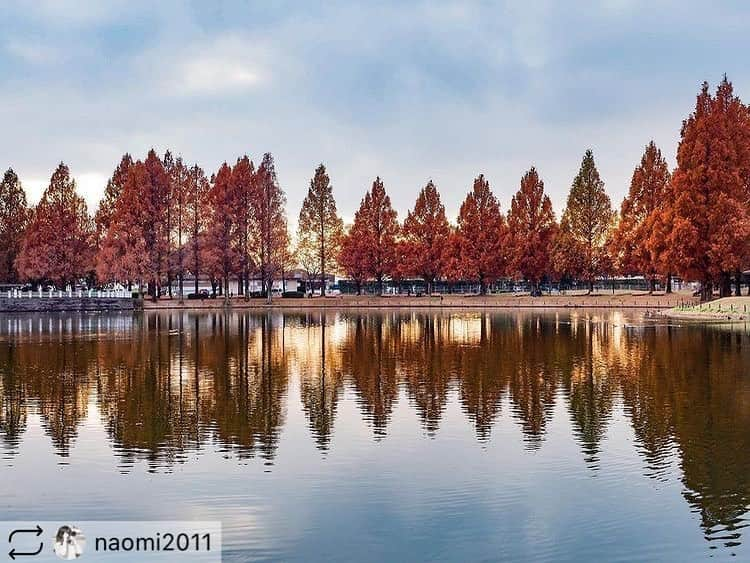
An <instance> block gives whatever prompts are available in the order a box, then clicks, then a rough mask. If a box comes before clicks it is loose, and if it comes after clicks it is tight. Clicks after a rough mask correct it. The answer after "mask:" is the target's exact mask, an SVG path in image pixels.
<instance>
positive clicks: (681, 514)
mask: <svg viewBox="0 0 750 563" xmlns="http://www.w3.org/2000/svg"><path fill="white" fill-rule="evenodd" d="M0 475H1V476H2V479H0V508H1V510H2V518H0V519H2V520H14V519H24V520H34V519H39V520H45V519H46V520H50V519H68V520H74V519H77V520H115V519H116V520H136V519H145V520H159V519H165V520H169V519H172V520H174V519H196V520H215V519H220V520H221V521H222V522H223V525H224V542H225V548H226V551H225V560H228V561H233V560H235V561H245V560H249V559H272V560H278V559H282V560H293V559H320V560H328V561H330V560H352V559H356V560H359V561H367V560H373V561H376V560H377V561H382V560H461V561H475V560H498V559H499V560H519V559H533V560H556V561H560V560H571V561H573V560H575V561H581V560H592V561H616V560H637V559H641V560H647V561H656V560H681V561H692V560H696V559H705V558H713V559H715V560H723V559H734V560H750V548H749V547H748V541H750V530H747V529H746V527H747V525H748V509H750V329H748V327H745V326H735V327H732V328H729V327H723V328H722V327H695V326H693V327H690V326H684V327H679V326H656V325H653V324H649V323H648V322H644V321H643V320H642V319H641V318H640V317H639V316H638V314H637V313H621V312H613V311H560V312H554V311H552V312H521V313H507V312H501V313H484V312H449V313H437V312H364V313H361V314H358V313H341V312H340V313H331V312H314V311H309V312H301V313H284V314H281V313H270V314H257V313H245V312H236V313H229V314H223V313H215V314H206V313H201V314H192V313H177V312H175V313H171V314H170V313H166V314H163V313H158V314H157V313H155V314H142V315H132V316H131V315H115V316H101V315H91V316H60V315H41V316H26V317H7V316H0Z"/></svg>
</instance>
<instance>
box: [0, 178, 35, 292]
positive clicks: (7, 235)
mask: <svg viewBox="0 0 750 563" xmlns="http://www.w3.org/2000/svg"><path fill="white" fill-rule="evenodd" d="M30 215H31V214H30V211H29V208H28V206H27V205H26V194H25V193H24V191H23V188H22V187H21V181H20V180H19V179H18V176H17V175H16V173H15V172H13V169H12V168H8V170H6V172H5V175H4V176H3V181H2V182H0V281H2V282H8V283H16V282H18V280H19V276H18V270H17V269H16V258H17V257H18V253H19V252H20V251H21V243H22V241H23V235H24V232H25V230H26V227H27V225H28V222H29V218H30Z"/></svg>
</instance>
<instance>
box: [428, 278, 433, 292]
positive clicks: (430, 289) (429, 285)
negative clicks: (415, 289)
mask: <svg viewBox="0 0 750 563" xmlns="http://www.w3.org/2000/svg"><path fill="white" fill-rule="evenodd" d="M432 283H433V282H432V278H430V279H428V280H427V295H432Z"/></svg>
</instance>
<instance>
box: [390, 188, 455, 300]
mask: <svg viewBox="0 0 750 563" xmlns="http://www.w3.org/2000/svg"><path fill="white" fill-rule="evenodd" d="M450 234H451V228H450V225H449V224H448V219H447V218H446V216H445V206H443V204H442V203H441V202H440V194H439V193H438V190H437V188H436V187H435V184H434V183H433V182H432V180H430V181H429V182H427V185H426V186H425V187H424V188H422V191H420V192H419V195H418V196H417V201H416V203H415V204H414V210H413V211H410V212H409V213H408V215H407V216H406V219H405V220H404V227H403V231H402V237H403V252H401V253H400V254H401V255H402V256H403V262H404V266H406V268H405V273H408V274H410V275H414V274H416V275H418V276H421V277H422V279H424V281H425V283H427V293H428V294H431V293H432V286H433V284H434V282H435V280H436V279H437V278H439V277H440V276H442V275H443V274H444V273H445V270H446V262H447V254H446V248H447V246H448V239H449V238H450Z"/></svg>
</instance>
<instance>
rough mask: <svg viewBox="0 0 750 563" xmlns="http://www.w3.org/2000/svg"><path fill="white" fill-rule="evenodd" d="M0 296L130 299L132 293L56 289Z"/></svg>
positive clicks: (17, 292)
mask: <svg viewBox="0 0 750 563" xmlns="http://www.w3.org/2000/svg"><path fill="white" fill-rule="evenodd" d="M3 293H4V294H5V295H2V294H0V296H2V297H7V298H8V299H34V298H36V299H73V298H76V299H84V298H85V299H94V298H96V299H130V298H131V297H132V295H131V293H130V292H129V291H128V290H127V289H76V290H71V289H69V290H67V291H64V290H62V289H56V290H54V291H42V289H41V288H40V289H38V290H37V291H21V290H20V289H9V290H8V291H4V292H3Z"/></svg>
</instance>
